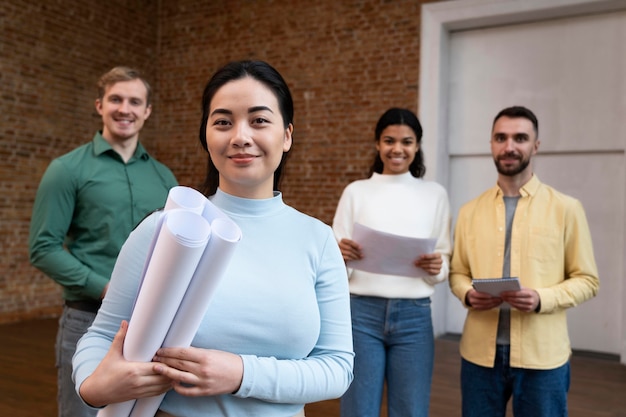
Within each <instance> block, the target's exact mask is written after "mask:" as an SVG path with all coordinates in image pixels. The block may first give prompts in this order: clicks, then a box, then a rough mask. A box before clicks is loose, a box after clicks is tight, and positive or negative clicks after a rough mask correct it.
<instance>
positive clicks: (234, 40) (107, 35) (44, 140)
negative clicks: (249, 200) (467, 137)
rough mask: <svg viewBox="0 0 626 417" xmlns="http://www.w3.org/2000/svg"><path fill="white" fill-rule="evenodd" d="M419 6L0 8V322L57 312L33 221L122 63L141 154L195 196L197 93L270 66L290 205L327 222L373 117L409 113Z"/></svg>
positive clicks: (260, 0) (367, 143) (127, 3)
mask: <svg viewBox="0 0 626 417" xmlns="http://www.w3.org/2000/svg"><path fill="white" fill-rule="evenodd" d="M159 3H160V9H159V8H158V4H159ZM421 3H423V2H422V1H415V0H412V1H382V0H364V1H337V0H318V1H315V2H311V1H309V0H277V1H271V0H257V1H251V0H232V1H209V0H176V1H175V0H161V1H160V2H156V1H150V0H124V1H123V0H108V1H106V2H99V1H96V0H92V1H87V0H84V1H81V0H73V1H69V0H57V1H55V2H39V1H34V0H33V1H20V0H5V1H3V2H2V3H0V26H1V27H2V36H1V37H0V82H1V83H2V89H1V95H0V120H1V122H0V175H1V178H2V180H1V181H2V182H1V183H0V191H2V194H1V195H2V197H1V198H0V248H1V249H0V322H8V321H16V320H20V319H25V318H31V317H38V316H44V315H55V314H58V311H59V307H60V304H61V301H60V291H59V289H58V288H57V286H56V284H54V283H53V282H52V281H51V280H50V279H48V278H47V277H45V276H44V275H43V274H41V273H40V272H39V271H37V270H36V269H34V268H33V267H32V266H30V264H29V262H28V251H27V238H28V225H29V221H30V212H31V208H32V203H33V199H34V195H35V191H36V188H37V185H38V183H39V179H40V177H41V175H42V174H43V172H44V170H45V168H46V167H47V165H48V163H49V161H50V159H52V158H53V157H55V156H58V155H61V154H63V153H65V152H67V151H69V150H71V149H72V148H74V147H75V146H77V145H79V144H82V143H84V142H85V141H87V140H89V139H91V137H92V135H93V133H94V131H95V130H96V129H98V128H100V126H101V123H100V119H99V116H98V115H97V113H96V112H95V110H94V107H93V102H94V99H95V94H96V93H95V82H96V80H97V78H98V76H99V75H100V74H101V73H103V72H104V71H106V70H108V69H109V68H111V67H112V66H115V65H120V64H124V65H130V66H136V67H138V68H141V69H142V70H143V71H144V72H145V74H146V75H147V77H148V78H149V79H150V80H151V81H152V83H153V86H154V87H155V101H154V110H153V114H152V117H151V119H150V120H149V121H148V123H147V125H146V128H145V129H144V130H143V131H142V134H141V139H142V142H143V143H144V145H145V146H146V147H147V148H148V150H149V151H151V152H152V153H153V154H154V155H155V156H156V157H157V158H158V159H160V160H161V161H163V162H164V163H166V164H167V165H169V166H170V167H171V168H172V170H173V171H174V173H175V174H176V175H177V177H178V179H179V181H180V183H181V184H185V185H190V186H194V187H195V186H197V185H198V184H199V183H200V182H201V181H202V180H203V178H204V173H205V166H206V157H205V155H204V154H203V150H202V149H201V147H200V146H199V143H198V127H199V121H200V114H201V113H200V97H201V94H202V90H203V88H204V85H205V83H206V81H207V80H208V78H209V77H210V75H211V74H212V73H213V72H214V71H215V70H216V69H217V68H218V67H219V66H221V65H223V64H224V63H226V62H228V61H230V60H234V59H263V60H266V61H268V62H269V63H271V64H272V65H273V66H275V67H276V68H277V69H278V70H279V71H280V72H281V74H282V75H283V76H284V78H285V79H286V80H287V82H288V84H289V86H290V88H291V90H292V94H293V96H294V100H295V132H294V146H293V148H292V152H291V157H290V160H289V163H288V165H287V170H286V176H285V179H284V182H283V187H282V189H283V192H284V193H285V200H286V201H287V202H288V203H289V204H292V205H293V206H295V207H296V208H298V209H299V210H301V211H304V212H306V213H308V214H311V215H313V216H316V217H318V218H320V219H321V220H323V221H325V222H326V223H330V222H331V221H332V217H333V214H334V210H335V206H336V204H337V201H338V199H339V196H340V194H341V191H342V189H343V188H344V187H345V186H346V185H347V184H348V183H349V182H351V181H353V180H355V179H358V178H363V177H365V175H366V173H367V169H368V167H369V165H370V163H371V160H372V157H373V154H374V146H373V129H374V124H375V123H376V120H377V119H378V117H379V116H380V114H382V112H383V111H384V110H386V109H387V108H388V107H391V106H404V107H408V108H410V109H412V110H414V111H417V97H418V96H417V94H418V91H417V89H418V85H417V82H418V76H419V74H418V68H419V22H420V6H421Z"/></svg>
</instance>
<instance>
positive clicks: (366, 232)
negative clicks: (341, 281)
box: [346, 223, 437, 278]
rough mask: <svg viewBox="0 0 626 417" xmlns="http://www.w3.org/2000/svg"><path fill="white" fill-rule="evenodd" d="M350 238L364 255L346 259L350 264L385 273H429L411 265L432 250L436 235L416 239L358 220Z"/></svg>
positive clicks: (408, 275)
mask: <svg viewBox="0 0 626 417" xmlns="http://www.w3.org/2000/svg"><path fill="white" fill-rule="evenodd" d="M352 240H354V241H355V242H357V243H358V244H359V245H361V248H362V253H363V258H362V259H359V260H356V261H348V262H346V265H347V266H348V267H349V268H354V269H358V270H361V271H366V272H372V273H376V274H385V275H401V276H405V277H416V278H417V277H423V276H424V275H428V273H426V271H424V270H423V269H422V268H418V267H416V266H415V265H413V262H414V261H415V260H416V259H417V258H418V256H420V255H423V254H428V253H433V252H434V251H435V245H436V244H437V239H435V238H427V239H419V238H413V237H406V236H399V235H394V234H391V233H385V232H379V231H377V230H374V229H370V228H369V227H367V226H364V225H362V224H360V223H355V224H354V230H353V232H352Z"/></svg>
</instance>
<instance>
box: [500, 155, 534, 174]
mask: <svg viewBox="0 0 626 417" xmlns="http://www.w3.org/2000/svg"><path fill="white" fill-rule="evenodd" d="M511 156H512V155H504V157H511ZM517 160H518V161H519V163H518V165H513V166H505V165H503V164H502V163H501V162H500V158H499V157H498V158H494V159H493V162H494V163H495V164H496V169H497V170H498V173H499V174H501V175H506V176H507V177H513V176H515V175H517V174H519V173H520V172H523V171H524V170H525V169H526V167H528V165H529V164H530V158H527V159H524V158H523V157H519V158H517Z"/></svg>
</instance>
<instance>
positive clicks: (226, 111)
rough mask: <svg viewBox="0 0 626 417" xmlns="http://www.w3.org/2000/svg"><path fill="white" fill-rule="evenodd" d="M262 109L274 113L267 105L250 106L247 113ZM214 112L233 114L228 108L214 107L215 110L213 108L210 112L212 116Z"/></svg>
mask: <svg viewBox="0 0 626 417" xmlns="http://www.w3.org/2000/svg"><path fill="white" fill-rule="evenodd" d="M264 110H267V111H269V112H270V113H272V114H273V113H274V112H273V111H272V109H270V108H269V107H267V106H254V107H250V108H248V113H256V112H258V111H264ZM215 114H228V115H232V114H233V112H232V111H231V110H228V109H215V110H213V111H212V112H211V116H213V115H215Z"/></svg>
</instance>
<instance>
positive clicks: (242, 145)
mask: <svg viewBox="0 0 626 417" xmlns="http://www.w3.org/2000/svg"><path fill="white" fill-rule="evenodd" d="M292 132H293V126H292V125H291V124H290V125H288V126H287V127H286V128H285V126H284V121H283V118H282V115H281V112H280V108H279V105H278V100H277V98H276V96H275V95H274V93H273V92H272V90H270V89H269V88H267V87H266V86H265V85H264V84H263V83H261V82H259V81H257V80H255V79H254V78H251V77H244V78H241V79H237V80H234V81H230V82H228V83H226V84H224V85H223V86H222V87H221V88H220V89H219V90H217V92H216V93H215V95H214V96H213V99H212V100H211V103H210V106H209V118H208V121H207V126H206V142H207V148H208V151H209V154H210V155H211V160H212V161H213V164H214V165H215V167H216V168H217V170H218V171H219V178H220V180H219V184H220V185H219V187H220V189H221V190H222V191H224V192H226V193H228V194H232V195H235V196H238V197H245V198H270V197H272V196H273V183H274V171H275V170H276V168H277V167H278V165H279V164H280V161H281V159H282V156H283V152H287V151H288V150H289V149H290V148H291V134H292Z"/></svg>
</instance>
